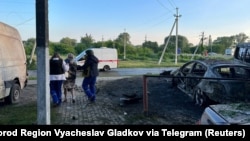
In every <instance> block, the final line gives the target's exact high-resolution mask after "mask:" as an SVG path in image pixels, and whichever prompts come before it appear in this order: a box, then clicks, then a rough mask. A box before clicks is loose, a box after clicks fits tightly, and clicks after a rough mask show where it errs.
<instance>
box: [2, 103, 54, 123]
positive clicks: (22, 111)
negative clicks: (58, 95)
mask: <svg viewBox="0 0 250 141" xmlns="http://www.w3.org/2000/svg"><path fill="white" fill-rule="evenodd" d="M55 118H56V112H55V111H54V110H53V109H52V110H51V123H53V121H55ZM36 121H37V103H36V101H33V102H30V103H27V104H25V105H21V106H20V105H16V104H13V105H1V106H0V125H35V124H37V122H36Z"/></svg>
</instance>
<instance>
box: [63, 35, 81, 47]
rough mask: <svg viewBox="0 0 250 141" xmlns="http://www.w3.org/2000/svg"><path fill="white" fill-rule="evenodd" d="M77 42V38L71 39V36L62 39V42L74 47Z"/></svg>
mask: <svg viewBox="0 0 250 141" xmlns="http://www.w3.org/2000/svg"><path fill="white" fill-rule="evenodd" d="M76 42H77V41H76V39H70V38H69V37H65V38H62V39H61V40H60V43H62V44H66V45H69V46H72V47H74V46H76Z"/></svg>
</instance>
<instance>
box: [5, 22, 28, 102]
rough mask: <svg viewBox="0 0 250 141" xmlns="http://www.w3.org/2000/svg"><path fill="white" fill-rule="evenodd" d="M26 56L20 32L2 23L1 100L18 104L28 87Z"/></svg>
mask: <svg viewBox="0 0 250 141" xmlns="http://www.w3.org/2000/svg"><path fill="white" fill-rule="evenodd" d="M26 64H27V63H26V54H25V50H24V47H23V43H22V39H21V37H20V34H19V32H18V31H17V29H15V28H14V27H12V26H10V25H7V24H5V23H2V22H0V99H1V100H4V102H5V103H7V104H12V103H17V102H18V101H19V97H20V94H21V90H22V89H23V88H24V87H25V86H26V85H27V81H28V73H27V68H26Z"/></svg>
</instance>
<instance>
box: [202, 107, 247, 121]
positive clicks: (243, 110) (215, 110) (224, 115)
mask: <svg viewBox="0 0 250 141" xmlns="http://www.w3.org/2000/svg"><path fill="white" fill-rule="evenodd" d="M249 113H250V104H247V103H231V104H217V105H210V106H208V107H206V108H205V110H204V112H203V113H202V115H201V118H200V119H199V120H198V122H197V124H198V125H250V116H249Z"/></svg>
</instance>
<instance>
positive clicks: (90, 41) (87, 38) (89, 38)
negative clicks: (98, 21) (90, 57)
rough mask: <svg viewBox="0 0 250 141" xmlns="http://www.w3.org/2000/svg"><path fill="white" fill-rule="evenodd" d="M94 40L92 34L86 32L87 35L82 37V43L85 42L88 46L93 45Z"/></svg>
mask: <svg viewBox="0 0 250 141" xmlns="http://www.w3.org/2000/svg"><path fill="white" fill-rule="evenodd" d="M94 41H95V40H94V39H93V38H92V36H91V35H88V34H86V35H85V37H81V40H80V43H82V44H85V46H87V47H91V46H93V43H94Z"/></svg>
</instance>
